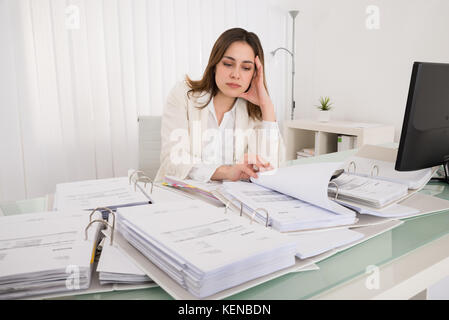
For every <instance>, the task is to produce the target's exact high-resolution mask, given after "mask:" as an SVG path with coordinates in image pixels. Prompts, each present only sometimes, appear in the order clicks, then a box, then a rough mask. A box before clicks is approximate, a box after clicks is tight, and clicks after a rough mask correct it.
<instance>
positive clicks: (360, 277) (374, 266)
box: [0, 150, 449, 299]
mask: <svg viewBox="0 0 449 320" xmlns="http://www.w3.org/2000/svg"><path fill="white" fill-rule="evenodd" d="M353 153H355V150H351V151H346V152H340V153H334V154H326V155H323V156H319V157H316V158H314V159H301V160H293V161H291V162H290V164H293V163H308V162H314V161H340V160H343V159H344V158H346V157H348V156H350V155H352V154H353ZM420 192H423V193H427V194H431V195H434V196H436V197H440V198H443V199H448V200H449V185H448V184H444V183H441V182H435V183H434V182H430V183H429V184H428V185H427V186H426V187H425V188H424V189H423V190H421V191H420ZM33 201H34V205H35V206H36V208H41V207H42V206H45V204H44V205H43V204H42V203H44V202H45V201H47V198H39V199H34V200H33ZM21 205H22V206H23V203H22V204H21ZM0 209H2V210H3V212H4V213H5V211H8V210H13V211H14V210H15V211H16V212H15V213H19V211H20V210H19V209H17V208H13V206H12V205H11V203H8V208H7V209H8V210H6V209H5V206H4V205H1V204H0ZM27 210H28V212H30V208H29V207H27ZM36 211H37V210H36ZM403 221H404V223H403V224H402V225H400V226H398V227H396V228H394V229H393V230H390V231H387V232H384V233H382V234H380V235H378V236H376V237H374V238H372V239H370V240H367V241H365V242H363V243H360V244H358V245H355V246H353V247H351V248H349V249H347V250H344V251H341V252H339V253H336V254H335V255H333V256H331V257H329V258H327V259H325V260H322V261H320V262H318V263H317V265H318V267H319V268H320V270H314V271H304V272H297V273H290V274H287V275H284V276H282V277H279V278H276V279H274V280H271V281H269V282H266V283H263V284H261V285H258V286H256V287H253V288H251V289H248V290H246V291H243V292H241V293H238V294H236V295H233V296H231V297H229V298H228V299H311V298H312V299H315V298H318V299H319V298H324V299H372V298H386V299H394V298H398V299H409V298H411V297H413V296H414V295H416V294H418V293H420V292H421V291H423V290H425V289H426V288H427V287H429V286H430V285H432V284H434V283H435V282H437V281H439V280H441V279H443V278H445V277H446V276H449V210H446V211H443V212H440V213H433V214H428V215H424V216H421V217H416V218H409V219H403ZM372 270H374V271H372ZM373 279H374V280H373ZM370 281H371V282H370ZM372 281H374V282H372ZM376 281H377V282H376ZM367 283H368V285H367ZM369 283H374V284H376V283H377V284H378V286H376V285H375V286H374V287H373V286H372V285H369ZM60 299H172V298H171V296H169V295H168V294H167V293H166V292H165V291H164V290H162V289H161V288H159V287H156V288H150V289H141V290H132V291H120V292H118V291H115V292H107V293H99V294H88V295H74V296H70V297H62V298H60Z"/></svg>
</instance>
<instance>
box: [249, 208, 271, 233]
mask: <svg viewBox="0 0 449 320" xmlns="http://www.w3.org/2000/svg"><path fill="white" fill-rule="evenodd" d="M258 210H263V211H265V214H266V215H267V218H266V222H265V227H266V228H268V220H269V218H270V215H269V214H268V211H267V209H265V208H257V209H256V210H254V214H253V217H252V218H251V222H250V223H252V222H253V218H254V216H255V214H256V213H257V211H258Z"/></svg>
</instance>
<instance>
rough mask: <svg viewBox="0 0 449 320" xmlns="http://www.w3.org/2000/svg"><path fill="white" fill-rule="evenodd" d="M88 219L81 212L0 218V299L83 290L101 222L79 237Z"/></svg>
mask: <svg viewBox="0 0 449 320" xmlns="http://www.w3.org/2000/svg"><path fill="white" fill-rule="evenodd" d="M96 216H97V218H98V217H99V214H98V215H96ZM88 223H89V215H88V214H86V212H73V213H62V212H57V213H55V212H43V213H29V214H23V215H15V216H6V217H0V252H1V253H0V299H17V298H23V297H27V296H33V295H38V294H48V293H54V292H63V291H72V290H81V289H87V288H88V287H89V284H90V279H91V265H92V263H93V259H94V254H95V249H96V243H97V236H98V233H99V232H98V231H99V228H100V225H101V224H98V223H96V224H94V225H92V226H91V228H89V230H88V240H85V238H84V230H85V228H86V226H87V225H88Z"/></svg>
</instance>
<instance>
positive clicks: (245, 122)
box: [155, 81, 285, 181]
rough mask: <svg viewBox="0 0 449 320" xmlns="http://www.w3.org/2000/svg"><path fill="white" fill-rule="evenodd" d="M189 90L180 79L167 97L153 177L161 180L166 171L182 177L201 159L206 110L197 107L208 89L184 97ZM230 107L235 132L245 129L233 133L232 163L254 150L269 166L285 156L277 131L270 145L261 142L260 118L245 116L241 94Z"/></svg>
mask: <svg viewBox="0 0 449 320" xmlns="http://www.w3.org/2000/svg"><path fill="white" fill-rule="evenodd" d="M189 90H190V87H189V86H188V85H187V83H186V82H185V81H180V82H178V83H177V84H176V85H175V86H174V87H173V89H172V90H171V91H170V93H169V95H168V97H167V100H166V104H165V107H164V111H163V116H162V127H161V156H160V160H161V166H160V168H159V170H158V172H157V174H156V178H155V181H161V180H163V178H164V176H166V175H170V176H175V177H177V178H178V179H185V178H186V177H187V176H188V174H189V172H190V170H191V169H192V167H193V165H194V164H195V161H197V162H196V163H198V162H199V161H200V159H201V155H202V153H201V151H202V150H201V149H202V137H203V132H205V130H207V124H208V119H209V110H208V108H200V107H201V106H204V105H205V104H206V103H207V102H208V101H209V98H210V93H207V92H204V93H201V94H198V93H193V94H191V95H190V96H189V97H188V96H187V92H188V91H189ZM234 108H236V110H235V111H236V114H235V133H237V132H240V133H246V134H235V143H234V163H238V161H240V160H241V159H243V156H244V154H245V153H249V154H258V155H260V156H261V157H262V158H263V159H265V160H267V161H269V162H270V164H271V165H272V166H273V167H278V166H279V164H280V163H282V162H283V161H284V159H285V146H284V144H283V141H282V137H281V134H280V133H279V131H277V134H276V135H275V137H274V139H273V137H271V140H270V143H271V145H270V147H267V145H266V146H262V144H263V143H265V144H266V143H267V141H263V139H261V135H260V134H259V132H260V131H258V130H257V129H261V128H262V121H259V120H253V119H252V118H250V117H249V116H248V110H247V101H246V100H244V99H242V98H238V99H237V101H236V102H235V105H234ZM265 140H266V139H265ZM270 149H271V150H270ZM181 155H182V157H181ZM180 158H182V161H180ZM173 159H175V160H173Z"/></svg>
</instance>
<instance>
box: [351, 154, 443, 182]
mask: <svg viewBox="0 0 449 320" xmlns="http://www.w3.org/2000/svg"><path fill="white" fill-rule="evenodd" d="M396 157H397V149H392V148H385V147H380V146H372V145H364V146H363V147H362V148H361V149H360V150H359V151H358V152H357V154H356V155H355V156H353V157H350V158H349V159H347V160H346V161H345V168H347V170H348V171H349V172H350V173H352V174H356V175H360V176H364V177H371V176H373V175H374V176H375V178H376V179H379V180H385V181H391V182H395V183H400V184H405V185H407V187H408V188H409V189H411V190H417V189H420V188H421V187H423V186H424V185H425V184H426V183H427V182H429V180H430V179H431V177H432V174H433V172H434V171H435V170H433V169H432V168H427V169H422V170H416V171H397V170H395V162H396ZM351 163H354V165H352V164H351Z"/></svg>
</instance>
